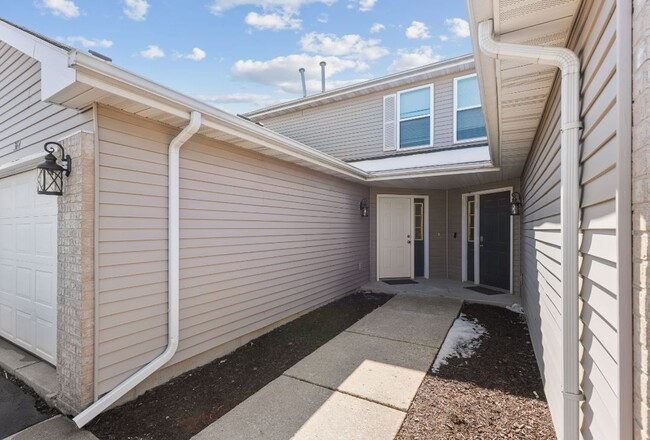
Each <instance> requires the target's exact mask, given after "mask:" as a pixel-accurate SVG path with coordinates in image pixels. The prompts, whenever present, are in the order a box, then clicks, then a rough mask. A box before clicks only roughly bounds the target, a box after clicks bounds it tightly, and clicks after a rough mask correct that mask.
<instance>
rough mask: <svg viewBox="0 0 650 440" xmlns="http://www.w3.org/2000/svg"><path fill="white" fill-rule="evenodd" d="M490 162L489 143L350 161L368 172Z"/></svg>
mask: <svg viewBox="0 0 650 440" xmlns="http://www.w3.org/2000/svg"><path fill="white" fill-rule="evenodd" d="M481 162H490V151H489V148H488V147H487V145H484V146H480V147H472V148H456V149H449V150H443V151H430V152H427V153H419V154H408V155H403V156H392V157H383V158H380V159H369V160H362V161H359V162H349V163H350V165H352V166H354V167H356V168H359V169H360V170H363V171H365V172H368V173H376V172H381V171H397V170H405V169H410V170H417V169H419V168H430V167H440V166H449V165H456V166H458V165H466V164H476V163H481Z"/></svg>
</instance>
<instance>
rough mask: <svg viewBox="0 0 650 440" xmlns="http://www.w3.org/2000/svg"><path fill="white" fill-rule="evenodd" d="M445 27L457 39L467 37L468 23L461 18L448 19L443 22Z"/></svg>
mask: <svg viewBox="0 0 650 440" xmlns="http://www.w3.org/2000/svg"><path fill="white" fill-rule="evenodd" d="M445 25H446V26H447V28H449V31H450V32H451V33H452V34H454V35H455V36H456V37H458V38H467V37H469V23H468V22H467V21H466V20H463V19H462V18H448V19H446V20H445Z"/></svg>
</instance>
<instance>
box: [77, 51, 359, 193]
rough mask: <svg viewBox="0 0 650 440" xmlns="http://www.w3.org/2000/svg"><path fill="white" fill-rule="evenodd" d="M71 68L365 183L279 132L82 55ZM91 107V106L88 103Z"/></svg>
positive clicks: (113, 89)
mask: <svg viewBox="0 0 650 440" xmlns="http://www.w3.org/2000/svg"><path fill="white" fill-rule="evenodd" d="M70 65H71V66H73V67H74V68H75V69H78V70H79V82H81V83H83V84H86V85H88V86H90V87H95V88H98V89H100V90H104V91H106V92H108V93H111V94H114V95H117V96H121V97H124V98H126V99H130V100H133V101H135V102H140V103H143V104H145V105H148V106H150V107H152V108H156V109H158V110H161V111H163V112H165V113H168V114H171V115H174V116H177V117H180V118H183V119H187V120H189V118H190V113H191V112H192V111H198V112H200V113H201V114H202V115H203V125H204V126H205V127H209V128H212V129H215V130H218V131H221V132H223V133H227V134H230V135H232V136H235V137H238V138H240V139H244V140H247V141H249V142H253V143H256V144H258V145H261V146H264V147H266V148H269V149H272V150H275V151H278V152H282V153H285V154H289V155H291V156H293V157H297V158H300V159H302V160H305V161H307V162H309V163H312V164H314V165H318V166H321V167H325V168H328V169H331V170H334V171H337V172H339V173H342V174H345V175H346V176H348V177H352V178H355V179H357V180H360V181H363V180H364V178H365V177H367V173H365V172H363V171H361V170H359V169H358V168H355V167H353V166H352V165H349V164H347V163H346V162H344V161H342V160H340V159H337V158H335V157H333V156H330V155H328V154H326V153H323V152H321V151H318V150H316V149H313V148H311V147H308V146H306V145H304V144H302V143H300V142H297V141H295V140H293V139H290V138H288V137H286V136H283V135H281V134H279V133H276V132H274V131H272V130H269V129H267V128H264V127H260V126H259V125H257V124H254V123H252V122H249V121H246V120H244V119H242V118H239V117H237V116H234V115H231V114H230V113H227V112H224V111H223V110H219V109H217V108H215V107H212V106H210V105H208V104H205V103H204V102H201V101H199V100H197V99H194V98H191V97H189V96H186V95H183V94H182V93H179V92H176V91H175V90H172V89H170V88H168V87H165V86H163V85H161V84H157V83H155V82H153V81H150V80H147V79H146V78H143V77H141V76H139V75H136V74H134V73H131V72H129V71H127V70H124V69H122V68H119V67H117V66H115V65H113V64H111V63H108V62H105V61H103V60H100V59H98V58H96V57H93V56H90V55H86V54H84V53H81V52H75V53H71V54H70ZM89 104H91V103H89Z"/></svg>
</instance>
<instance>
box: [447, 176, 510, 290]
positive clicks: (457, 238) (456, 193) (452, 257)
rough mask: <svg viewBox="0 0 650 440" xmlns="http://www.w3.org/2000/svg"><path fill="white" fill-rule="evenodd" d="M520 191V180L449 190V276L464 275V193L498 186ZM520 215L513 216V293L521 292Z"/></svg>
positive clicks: (458, 277) (459, 277) (459, 276)
mask: <svg viewBox="0 0 650 440" xmlns="http://www.w3.org/2000/svg"><path fill="white" fill-rule="evenodd" d="M510 187H512V188H513V190H514V191H519V180H507V181H502V182H496V183H490V184H484V185H476V186H470V187H466V188H456V189H451V190H449V278H452V279H456V280H460V279H462V277H463V244H462V243H463V238H462V233H463V194H466V193H472V192H479V191H487V190H491V189H498V188H510ZM520 228H521V224H520V219H519V217H513V228H512V229H513V233H512V235H513V236H512V237H511V239H512V272H513V277H512V281H513V282H512V284H513V293H514V294H515V295H519V294H520V274H521V252H520V237H521V232H520Z"/></svg>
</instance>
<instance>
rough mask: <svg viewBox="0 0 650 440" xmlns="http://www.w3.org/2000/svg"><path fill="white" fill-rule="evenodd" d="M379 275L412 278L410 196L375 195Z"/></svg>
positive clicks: (381, 276) (382, 276)
mask: <svg viewBox="0 0 650 440" xmlns="http://www.w3.org/2000/svg"><path fill="white" fill-rule="evenodd" d="M377 203H378V217H377V241H378V243H377V246H378V250H379V252H378V254H379V255H378V257H379V278H411V277H412V276H413V275H412V271H413V261H412V258H413V249H412V242H413V240H411V223H412V222H411V210H412V209H411V208H412V203H411V198H410V197H392V196H391V197H378V198H377Z"/></svg>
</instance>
